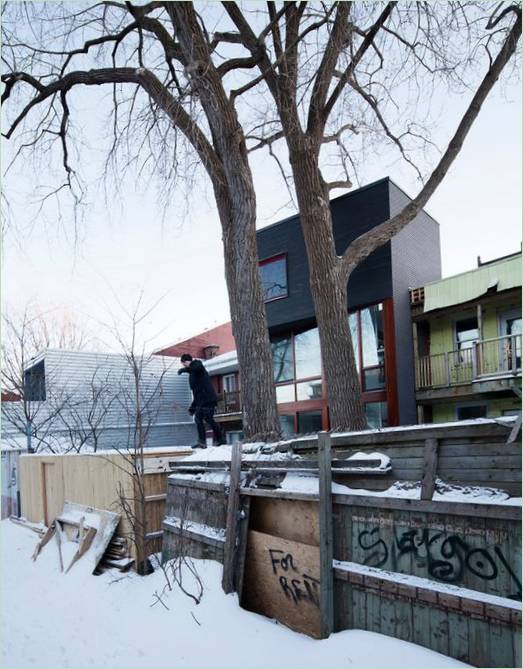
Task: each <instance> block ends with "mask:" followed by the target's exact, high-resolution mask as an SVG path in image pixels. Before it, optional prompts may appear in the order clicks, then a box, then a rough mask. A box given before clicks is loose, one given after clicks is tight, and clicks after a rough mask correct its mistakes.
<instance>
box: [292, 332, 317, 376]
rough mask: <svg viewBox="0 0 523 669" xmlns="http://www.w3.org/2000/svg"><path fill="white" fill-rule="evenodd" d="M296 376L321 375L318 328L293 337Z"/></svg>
mask: <svg viewBox="0 0 523 669" xmlns="http://www.w3.org/2000/svg"><path fill="white" fill-rule="evenodd" d="M294 350H295V356H296V378H297V379H308V378H310V377H312V376H321V352H320V335H319V333H318V328H314V329H312V330H307V331H306V332H301V333H300V334H298V335H296V336H295V338H294Z"/></svg>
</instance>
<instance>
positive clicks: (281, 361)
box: [272, 337, 294, 383]
mask: <svg viewBox="0 0 523 669" xmlns="http://www.w3.org/2000/svg"><path fill="white" fill-rule="evenodd" d="M272 364H273V369H274V383H281V382H282V381H292V379H294V359H293V355H292V338H291V337H284V338H280V339H275V340H273V342H272Z"/></svg>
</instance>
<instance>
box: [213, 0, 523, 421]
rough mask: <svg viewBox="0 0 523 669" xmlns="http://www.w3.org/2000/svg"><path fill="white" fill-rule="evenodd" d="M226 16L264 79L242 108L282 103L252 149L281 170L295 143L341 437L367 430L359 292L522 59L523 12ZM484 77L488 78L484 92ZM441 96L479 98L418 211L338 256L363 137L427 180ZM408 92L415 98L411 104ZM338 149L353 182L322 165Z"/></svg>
mask: <svg viewBox="0 0 523 669" xmlns="http://www.w3.org/2000/svg"><path fill="white" fill-rule="evenodd" d="M222 5H223V7H224V9H225V11H226V12H227V14H228V16H229V18H230V19H231V21H232V23H233V26H234V28H235V32H232V33H231V34H229V39H230V40H231V41H235V42H239V43H241V44H242V45H243V46H244V47H245V49H246V50H247V53H248V54H250V55H251V57H252V58H253V59H255V60H256V63H257V66H258V68H259V71H260V74H259V76H258V77H256V78H251V79H249V80H248V81H247V82H246V83H244V84H243V85H242V86H240V87H238V88H236V89H234V90H233V91H232V92H231V98H232V99H237V98H238V97H239V96H242V95H245V94H246V93H248V92H250V91H252V89H253V87H255V86H257V85H264V86H265V87H266V88H265V89H264V90H268V92H269V94H270V96H272V102H273V103H274V104H273V106H272V109H267V108H266V107H264V105H263V99H264V98H263V97H262V96H260V98H259V100H258V108H261V111H260V120H259V122H258V123H257V125H256V126H255V127H254V128H253V129H252V130H251V131H249V132H247V138H248V140H250V148H251V150H256V149H260V148H263V147H269V150H270V152H271V154H272V155H274V156H275V157H276V158H277V155H276V154H275V153H274V152H273V144H274V143H275V142H277V141H278V140H280V139H282V138H284V139H285V142H286V146H287V150H288V157H289V162H290V167H291V171H292V176H293V183H294V188H295V192H296V197H297V203H298V209H299V212H300V220H301V227H302V231H303V236H304V240H305V245H306V249H307V255H308V261H309V269H310V287H311V293H312V297H313V301H314V306H315V312H316V318H317V323H318V328H319V335H320V342H321V351H322V361H323V370H324V377H325V381H326V385H327V392H328V400H329V409H330V417H331V426H332V427H333V428H352V429H359V428H362V427H365V425H366V420H365V413H364V407H363V402H362V398H361V391H360V387H359V381H358V374H357V370H356V365H355V359H354V354H353V348H352V346H351V337H350V329H349V324H348V322H347V283H348V280H349V278H350V276H351V274H352V273H353V272H354V270H355V269H356V267H358V265H359V264H360V263H361V262H362V261H363V260H364V259H365V258H367V257H368V256H369V255H370V254H371V253H372V252H373V251H375V250H376V249H377V248H378V247H380V246H382V245H383V244H385V243H387V242H388V241H390V239H391V238H392V237H393V236H394V235H395V234H397V233H398V232H399V231H400V230H402V229H403V228H404V227H405V226H406V225H407V224H408V223H409V222H410V221H412V220H413V219H414V217H415V216H416V215H417V213H418V212H419V211H420V210H421V208H422V207H423V206H424V205H425V204H426V203H427V201H428V200H429V198H430V197H431V195H432V194H433V193H434V191H435V190H436V188H437V187H438V186H439V184H440V183H441V181H442V180H443V178H444V176H445V175H446V174H447V172H448V170H449V168H450V166H451V165H452V163H453V161H454V160H455V159H456V157H457V156H458V154H459V152H460V150H461V148H462V146H463V142H464V141H465V138H466V136H467V134H468V132H469V130H470V128H471V126H472V124H473V123H474V121H475V119H476V118H477V116H478V114H479V112H480V109H481V106H482V104H483V103H484V101H485V99H486V98H487V96H488V94H489V93H490V91H491V90H492V88H493V87H494V85H495V83H496V81H497V79H498V78H499V77H500V75H501V73H502V72H503V70H504V69H505V68H506V66H507V63H508V62H509V61H510V59H511V57H512V56H513V54H514V52H515V51H516V48H517V46H518V43H519V39H520V35H521V8H520V5H519V3H517V4H515V3H512V4H510V3H505V2H501V3H500V4H496V5H494V4H491V3H461V2H449V3H429V2H416V3H410V2H405V3H398V2H389V3H387V4H386V5H385V6H384V5H383V4H381V3H355V2H339V3H332V4H322V5H317V4H308V3H305V2H300V3H294V2H284V3H281V4H280V3H275V2H267V3H266V5H267V9H266V12H263V11H262V10H261V8H260V7H257V8H256V11H255V12H250V11H249V10H248V9H247V6H245V9H244V10H242V9H240V7H239V6H238V5H237V4H236V3H235V2H223V3H222ZM253 14H254V16H253ZM260 15H261V17H260ZM475 69H480V70H481V71H483V73H484V74H483V77H482V79H481V80H480V81H479V83H477V84H476V76H475V72H474V70H475ZM438 86H444V88H443V89H441V88H440V90H445V91H446V92H447V93H449V92H450V91H451V90H452V88H453V87H459V89H460V90H461V91H463V92H467V93H468V91H469V90H472V93H473V94H472V98H471V100H470V103H469V105H468V107H467V108H466V110H465V112H464V113H463V115H462V118H461V120H460V122H459V124H458V127H457V129H456V131H455V133H454V134H453V136H452V137H450V141H449V144H448V148H447V149H446V150H445V151H444V152H443V154H442V155H441V157H440V159H439V161H438V162H437V163H436V164H435V166H433V168H432V173H431V174H430V177H429V178H428V179H427V181H426V182H425V183H424V185H423V186H422V188H421V190H420V191H419V193H418V194H417V196H416V197H415V198H414V200H412V201H411V202H410V203H409V204H408V205H407V206H406V207H405V208H404V209H403V210H402V211H401V212H400V213H398V214H397V215H395V216H394V217H393V218H391V219H390V220H388V221H385V222H383V223H382V224H380V225H378V226H376V227H375V228H374V229H372V230H371V231H370V232H367V233H365V234H363V235H362V236H360V237H358V238H357V239H355V240H354V241H353V242H352V243H351V244H350V245H349V247H348V248H347V249H346V250H345V251H344V252H343V254H342V255H341V256H339V255H338V253H337V251H336V247H335V243H334V236H333V228H332V217H331V211H330V206H329V193H330V191H331V190H332V189H334V188H340V187H343V188H350V187H351V186H352V180H353V179H354V178H355V177H356V176H357V175H356V169H357V162H358V156H359V148H358V147H357V145H356V144H355V143H354V144H352V146H351V144H350V138H351V137H352V138H356V140H357V141H361V136H362V135H363V136H367V137H369V138H370V140H371V142H372V143H374V144H376V143H377V142H378V141H380V140H381V142H380V144H379V146H381V147H383V143H384V142H383V140H385V142H387V143H390V144H391V145H392V146H393V147H394V148H395V149H396V150H397V151H398V153H399V155H400V157H401V158H402V159H403V160H405V161H406V162H407V163H408V164H410V165H411V166H412V167H413V169H415V170H416V172H417V174H418V176H419V177H420V178H421V177H422V174H421V171H420V169H419V167H418V165H417V164H416V158H415V156H416V155H417V154H419V153H420V152H421V151H425V150H426V149H427V148H428V147H429V146H430V141H431V140H430V135H429V134H427V133H425V132H424V130H423V115H424V114H426V113H427V108H429V110H430V101H431V99H432V95H433V93H434V91H435V90H438ZM409 90H413V91H414V94H415V95H414V98H413V99H411V100H410V102H411V103H412V104H409ZM423 96H425V98H424V97H423ZM251 104H252V103H251ZM274 109H275V110H276V113H275V112H274V111H273V110H274ZM332 146H334V147H336V148H337V150H338V151H339V158H340V160H341V168H342V172H341V175H342V178H341V179H340V178H339V177H338V178H337V179H335V180H333V181H329V180H328V179H326V178H324V176H323V174H322V169H320V164H321V158H322V156H323V158H324V162H327V161H325V149H330V147H332ZM331 155H332V153H331ZM278 164H279V166H280V167H282V164H281V162H279V163H278ZM282 169H283V168H282ZM287 183H288V179H287ZM349 224H350V223H349Z"/></svg>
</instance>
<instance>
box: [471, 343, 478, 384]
mask: <svg viewBox="0 0 523 669" xmlns="http://www.w3.org/2000/svg"><path fill="white" fill-rule="evenodd" d="M478 351H479V344H478V342H477V341H475V342H474V344H473V345H472V379H471V380H472V381H474V379H475V378H476V377H477V376H478V375H479V374H480V372H479V369H480V366H479V364H478V362H479V359H478Z"/></svg>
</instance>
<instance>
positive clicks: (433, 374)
mask: <svg viewBox="0 0 523 669" xmlns="http://www.w3.org/2000/svg"><path fill="white" fill-rule="evenodd" d="M410 302H411V313H412V327H413V340H414V351H415V377H416V404H417V411H418V422H419V423H428V422H445V421H453V420H465V419H468V418H481V417H487V418H496V417H499V416H506V415H510V414H515V413H518V412H519V411H520V406H521V400H520V397H521V252H519V253H516V254H514V255H510V256H506V257H503V258H499V259H497V260H493V261H491V262H487V263H481V261H480V259H479V258H478V267H477V269H474V270H471V271H469V272H464V273H462V274H457V275H455V276H451V277H448V278H446V279H440V280H438V281H433V282H431V283H428V284H426V285H425V286H422V287H419V288H415V289H411V291H410Z"/></svg>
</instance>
